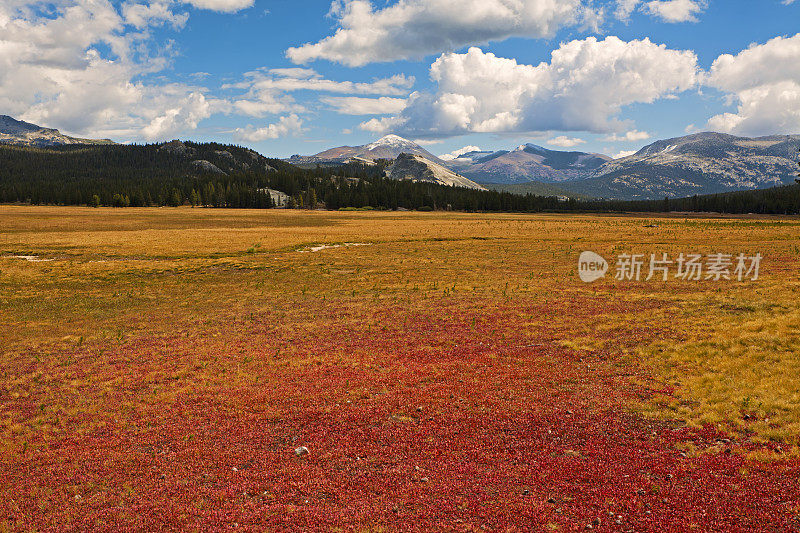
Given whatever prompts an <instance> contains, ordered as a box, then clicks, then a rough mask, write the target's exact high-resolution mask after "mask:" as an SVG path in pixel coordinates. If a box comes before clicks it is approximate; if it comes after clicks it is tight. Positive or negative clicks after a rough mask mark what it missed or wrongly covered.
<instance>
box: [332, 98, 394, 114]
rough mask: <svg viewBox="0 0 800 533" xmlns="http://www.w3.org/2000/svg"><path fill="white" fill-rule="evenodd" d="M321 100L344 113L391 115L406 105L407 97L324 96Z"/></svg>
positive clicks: (338, 111)
mask: <svg viewBox="0 0 800 533" xmlns="http://www.w3.org/2000/svg"><path fill="white" fill-rule="evenodd" d="M320 101H321V102H322V103H324V104H327V105H329V106H331V107H332V108H334V109H335V110H336V112H337V113H339V114H342V115H389V114H393V113H399V112H400V111H402V110H403V109H404V108H405V106H406V100H405V98H391V97H388V96H381V97H380V98H364V97H360V96H323V97H322V98H320Z"/></svg>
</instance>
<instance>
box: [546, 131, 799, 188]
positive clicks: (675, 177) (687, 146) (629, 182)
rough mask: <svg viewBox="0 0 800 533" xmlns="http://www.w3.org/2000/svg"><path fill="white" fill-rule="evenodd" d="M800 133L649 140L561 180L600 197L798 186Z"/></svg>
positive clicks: (571, 186) (700, 135) (716, 134)
mask: <svg viewBox="0 0 800 533" xmlns="http://www.w3.org/2000/svg"><path fill="white" fill-rule="evenodd" d="M798 148H800V135H771V136H767V137H755V138H751V137H737V136H734V135H728V134H725V133H714V132H704V133H695V134H692V135H686V136H683V137H674V138H672V139H665V140H661V141H656V142H654V143H652V144H649V145H647V146H645V147H644V148H642V149H641V150H639V151H638V152H636V153H635V154H633V155H630V156H628V157H623V158H620V159H615V160H613V161H609V162H608V163H606V164H604V165H603V166H601V167H600V168H598V169H597V170H596V171H595V172H593V173H592V174H590V175H589V176H587V177H586V179H584V180H581V181H572V182H568V183H563V184H561V185H562V186H563V187H565V188H568V189H569V190H571V191H574V192H578V193H583V194H587V195H589V196H594V197H598V198H616V199H623V200H641V199H663V198H664V197H668V198H680V197H685V196H694V195H704V194H716V193H723V192H730V191H740V190H747V189H764V188H768V187H776V186H780V185H791V184H794V178H795V177H796V175H797V168H798V167H797V155H798V154H797V152H798Z"/></svg>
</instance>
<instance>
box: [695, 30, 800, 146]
mask: <svg viewBox="0 0 800 533" xmlns="http://www.w3.org/2000/svg"><path fill="white" fill-rule="evenodd" d="M705 83H706V84H707V85H709V86H711V87H715V88H717V89H719V90H721V91H723V92H724V93H726V94H727V95H728V98H729V100H730V101H731V102H736V103H737V104H738V109H737V111H736V112H735V113H723V114H720V115H716V116H714V117H712V118H711V119H710V120H709V121H708V127H710V128H712V129H715V130H718V131H723V132H728V133H736V134H741V135H769V134H775V133H797V132H800V34H797V35H795V36H793V37H776V38H775V39H772V40H770V41H768V42H766V43H764V44H754V45H752V46H750V47H749V48H748V49H746V50H744V51H742V52H740V53H739V54H737V55H735V56H734V55H730V54H724V55H721V56H719V57H718V58H717V59H716V60H715V61H714V63H713V64H712V65H711V69H710V70H709V72H708V73H707V75H706V76H705Z"/></svg>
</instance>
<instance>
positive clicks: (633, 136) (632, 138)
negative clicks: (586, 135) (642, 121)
mask: <svg viewBox="0 0 800 533" xmlns="http://www.w3.org/2000/svg"><path fill="white" fill-rule="evenodd" d="M650 137H651V135H650V134H649V133H647V132H646V131H638V130H631V131H629V132H626V133H625V134H624V135H618V134H616V133H615V134H613V135H609V136H607V137H606V138H605V140H606V141H610V142H636V141H646V140H647V139H649V138H650Z"/></svg>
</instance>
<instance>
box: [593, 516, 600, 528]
mask: <svg viewBox="0 0 800 533" xmlns="http://www.w3.org/2000/svg"><path fill="white" fill-rule="evenodd" d="M600 524H602V522H601V521H600V519H599V518H595V519H594V520H592V525H593V526H594V527H600Z"/></svg>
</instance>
